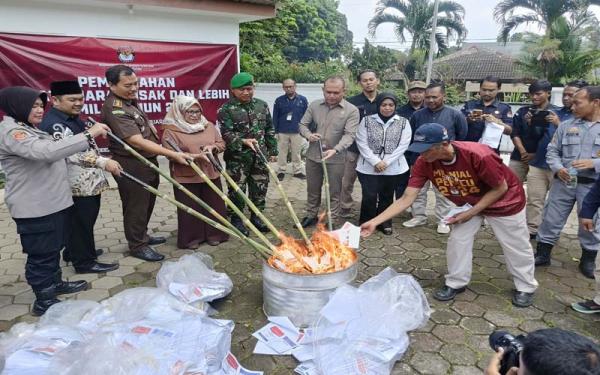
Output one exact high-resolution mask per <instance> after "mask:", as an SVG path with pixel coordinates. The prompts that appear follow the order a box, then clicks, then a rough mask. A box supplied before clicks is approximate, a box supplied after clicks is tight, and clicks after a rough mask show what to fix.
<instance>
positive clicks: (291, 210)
mask: <svg viewBox="0 0 600 375" xmlns="http://www.w3.org/2000/svg"><path fill="white" fill-rule="evenodd" d="M256 150H257V151H256V154H257V155H258V156H259V157H260V159H261V160H262V162H263V163H265V166H266V167H267V170H268V171H269V175H271V178H272V179H273V181H275V184H276V186H277V190H279V194H281V197H282V198H283V201H284V202H285V206H286V207H287V209H288V211H289V213H290V216H291V217H292V219H293V220H294V224H295V225H296V228H297V229H298V231H299V232H300V234H301V235H302V238H303V239H304V242H306V245H307V246H308V247H309V248H311V249H312V247H313V244H312V242H310V239H309V238H308V236H307V235H306V232H305V231H304V228H302V224H301V223H300V220H299V219H298V216H297V215H296V212H295V211H294V208H293V207H292V203H291V202H290V200H289V198H288V196H287V194H286V193H285V190H283V186H281V182H280V181H279V179H278V178H277V174H275V171H274V170H273V168H271V166H270V165H269V161H268V160H267V158H266V156H265V154H263V152H262V151H261V150H260V148H258V147H257V149H256Z"/></svg>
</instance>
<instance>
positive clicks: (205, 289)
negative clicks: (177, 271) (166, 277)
mask: <svg viewBox="0 0 600 375" xmlns="http://www.w3.org/2000/svg"><path fill="white" fill-rule="evenodd" d="M169 292H170V293H171V294H172V295H174V296H176V297H179V298H180V299H181V300H182V301H183V302H185V303H187V304H190V303H194V302H196V301H212V300H214V299H216V298H218V297H220V296H221V293H223V290H222V289H221V288H211V287H210V286H201V285H196V284H181V283H176V282H172V283H170V284H169Z"/></svg>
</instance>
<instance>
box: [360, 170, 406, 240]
mask: <svg viewBox="0 0 600 375" xmlns="http://www.w3.org/2000/svg"><path fill="white" fill-rule="evenodd" d="M357 175H358V180H359V181H360V185H361V187H362V201H361V204H360V219H359V221H360V224H362V223H364V222H367V221H369V220H371V219H372V218H374V217H375V216H377V215H379V214H380V213H382V212H383V211H385V209H386V208H388V207H389V206H390V205H391V204H392V202H393V201H394V192H395V191H396V188H397V187H398V186H401V185H404V188H406V185H407V184H408V177H409V175H410V174H409V172H406V173H403V174H399V175H393V176H382V175H372V174H364V173H360V172H357ZM391 226H392V221H391V220H388V221H386V222H384V223H382V224H381V227H383V228H388V227H391Z"/></svg>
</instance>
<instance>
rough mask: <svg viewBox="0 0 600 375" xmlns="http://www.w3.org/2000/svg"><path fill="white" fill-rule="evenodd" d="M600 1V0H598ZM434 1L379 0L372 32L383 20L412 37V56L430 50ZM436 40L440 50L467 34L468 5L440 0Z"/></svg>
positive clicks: (402, 37)
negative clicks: (465, 23) (465, 17)
mask: <svg viewBox="0 0 600 375" xmlns="http://www.w3.org/2000/svg"><path fill="white" fill-rule="evenodd" d="M599 1H600V0H599ZM433 11H434V2H433V1H431V0H379V2H378V4H377V8H376V9H375V15H374V16H373V18H372V19H371V20H370V21H369V32H370V34H371V35H372V36H375V32H376V30H377V28H378V27H379V26H380V25H382V24H384V23H392V24H394V25H395V26H394V32H395V34H396V36H397V37H398V39H399V40H400V41H401V42H406V36H407V34H408V35H410V36H411V37H412V42H411V45H410V51H409V55H412V53H413V52H414V51H415V49H422V50H427V49H429V38H430V35H431V27H432V20H433ZM438 13H439V16H438V20H437V27H438V29H441V31H439V32H438V31H436V42H437V45H438V48H439V51H440V52H443V51H444V50H446V49H447V48H448V40H449V39H450V38H452V37H456V39H457V40H458V41H460V40H462V39H464V38H465V37H466V35H467V28H466V27H465V25H464V22H463V17H464V15H465V8H463V7H462V5H460V4H458V3H456V2H454V1H444V0H442V1H440V4H439V8H438Z"/></svg>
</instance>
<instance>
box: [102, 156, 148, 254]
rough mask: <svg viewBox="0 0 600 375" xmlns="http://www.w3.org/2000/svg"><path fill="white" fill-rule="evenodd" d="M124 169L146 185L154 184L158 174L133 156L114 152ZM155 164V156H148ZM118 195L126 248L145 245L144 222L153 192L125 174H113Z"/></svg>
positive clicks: (146, 230) (146, 229) (146, 234)
mask: <svg viewBox="0 0 600 375" xmlns="http://www.w3.org/2000/svg"><path fill="white" fill-rule="evenodd" d="M113 159H114V160H116V161H117V162H119V164H121V166H122V167H123V170H125V172H128V173H130V174H131V175H132V176H134V177H137V178H138V179H140V180H142V181H143V182H145V183H147V184H148V185H150V186H152V187H154V188H158V183H159V177H158V173H156V172H155V171H154V170H152V168H150V167H147V166H146V165H144V164H143V163H142V162H140V161H139V160H137V159H135V158H134V157H125V156H120V155H114V157H113ZM148 160H150V161H151V162H152V163H154V164H156V165H158V162H157V160H156V158H151V159H148ZM116 180H117V185H118V186H119V195H120V196H121V204H122V206H123V229H124V231H125V238H126V239H127V243H128V244H129V250H137V249H139V248H141V247H143V246H146V245H148V241H149V239H150V238H149V236H148V222H149V221H150V217H151V216H152V211H153V210H154V203H155V202H156V196H155V195H154V194H152V193H150V192H149V191H147V190H146V189H144V188H143V187H142V186H140V185H139V184H137V183H136V182H133V181H131V180H129V179H128V178H125V177H121V178H117V179H116Z"/></svg>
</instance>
